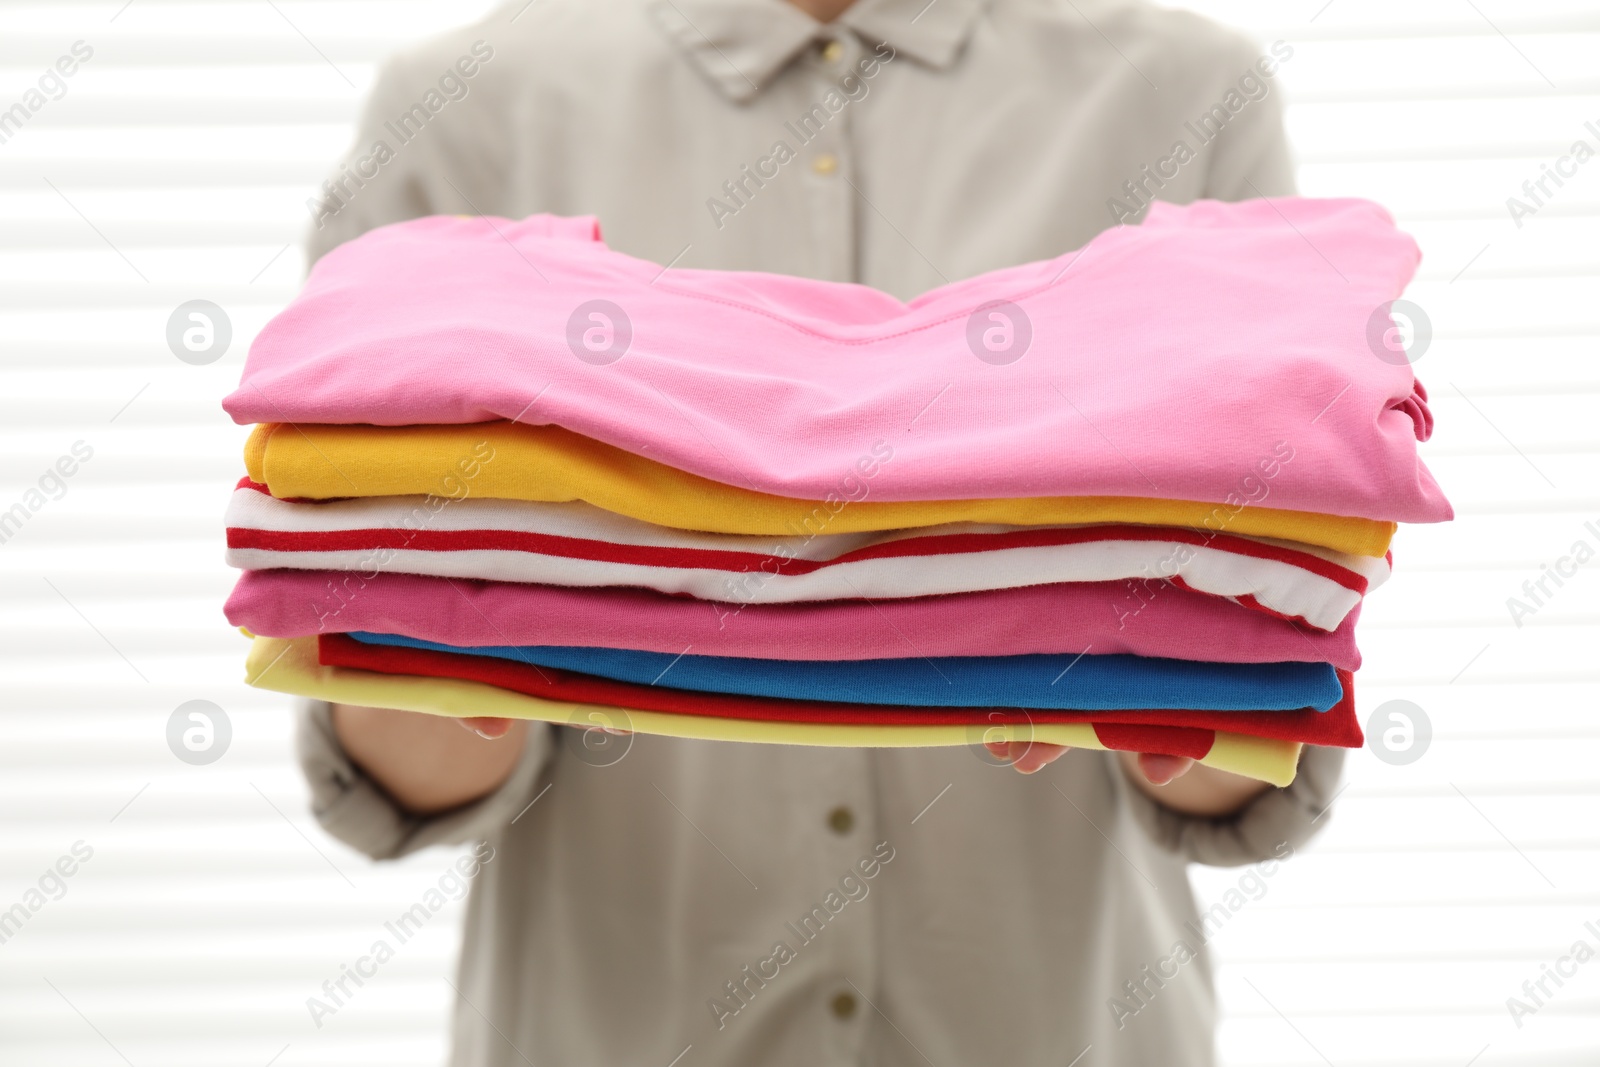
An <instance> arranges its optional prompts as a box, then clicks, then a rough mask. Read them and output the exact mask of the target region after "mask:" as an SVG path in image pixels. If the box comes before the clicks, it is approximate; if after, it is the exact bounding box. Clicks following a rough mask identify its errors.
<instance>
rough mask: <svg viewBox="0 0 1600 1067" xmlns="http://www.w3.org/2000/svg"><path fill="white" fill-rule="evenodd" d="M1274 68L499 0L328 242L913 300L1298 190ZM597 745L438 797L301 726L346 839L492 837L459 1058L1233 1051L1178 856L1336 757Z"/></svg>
mask: <svg viewBox="0 0 1600 1067" xmlns="http://www.w3.org/2000/svg"><path fill="white" fill-rule="evenodd" d="M1284 62H1292V53H1289V50H1288V49H1285V48H1283V47H1282V46H1278V47H1276V48H1275V49H1273V50H1270V51H1268V52H1266V53H1265V54H1264V56H1263V53H1262V52H1260V51H1259V50H1258V49H1257V48H1256V47H1255V46H1253V45H1250V44H1248V43H1246V42H1244V41H1242V40H1240V39H1238V38H1237V37H1235V36H1233V35H1232V34H1230V33H1227V32H1225V31H1222V30H1220V29H1218V28H1217V27H1215V26H1213V25H1211V24H1209V23H1207V22H1205V21H1203V20H1201V19H1199V18H1196V17H1194V16H1191V15H1187V14H1182V13H1176V12H1171V11H1165V10H1159V9H1154V8H1151V7H1148V6H1146V5H1144V4H1142V3H1122V2H1117V3H1106V2H1100V0H859V2H858V3H857V4H856V5H855V6H854V7H852V8H850V9H849V10H848V11H847V12H846V13H845V14H844V15H843V16H842V17H841V18H840V20H839V21H838V23H837V24H833V25H827V26H824V25H819V24H817V23H815V22H814V21H813V20H811V19H810V18H809V17H807V16H806V15H804V14H802V13H801V12H800V11H799V10H797V9H795V8H793V7H791V6H789V5H788V4H786V3H784V2H782V0H604V2H596V0H533V2H532V3H527V0H513V2H512V3H511V4H510V5H509V6H508V7H506V8H503V9H502V10H500V11H498V12H497V13H495V14H494V15H492V16H491V17H489V18H488V19H487V20H485V21H484V22H482V23H480V24H478V25H475V26H472V27H469V28H467V29H465V30H462V31H459V32H455V33H452V34H450V35H448V36H447V37H444V38H442V39H439V40H435V41H432V42H429V43H427V44H425V45H423V46H421V47H419V48H417V49H415V50H414V51H412V52H410V53H408V54H407V55H405V56H403V57H401V58H399V59H398V60H396V61H395V62H393V63H391V64H390V65H389V66H388V67H387V68H386V69H385V70H384V72H383V74H382V76H381V77H380V79H379V83H378V86H377V88H376V90H375V91H374V93H373V96H372V99H371V102H370V105H369V108H368V111H367V115H366V118H365V120H364V122H363V128H362V132H361V134H360V136H359V137H358V140H357V143H356V145H355V146H354V148H353V149H352V152H351V154H350V156H349V158H348V159H347V160H346V161H345V163H344V164H343V165H342V166H341V167H340V168H339V169H338V170H337V171H336V172H335V173H334V175H333V176H332V177H331V178H330V181H329V183H328V185H327V187H326V188H325V190H324V196H323V198H322V199H321V201H320V202H312V203H310V204H308V209H309V210H310V211H311V213H312V215H313V216H314V218H315V220H316V221H315V222H314V224H313V234H312V239H311V252H312V254H313V256H315V255H318V254H320V253H321V252H323V251H326V250H327V249H328V248H330V247H332V246H333V245H335V244H337V243H338V242H340V241H343V240H346V239H349V238H350V237H353V236H355V235H356V234H358V233H360V232H362V231H364V230H367V229H369V228H371V227H373V226H377V225H381V224H384V223H388V222H393V221H397V220H400V219H404V218H408V217H412V216H417V215H424V214H432V213H481V214H495V215H504V216H508V217H519V216H522V215H525V214H528V213H531V212H541V211H546V212H556V213H562V214H594V215H597V216H599V218H600V221H601V226H602V231H603V234H604V237H605V239H606V241H607V242H608V243H609V244H610V245H611V247H613V248H616V249H619V250H621V251H624V252H627V253H629V254H632V255H636V256H640V257H645V258H648V259H652V260H655V261H657V262H659V263H661V264H663V266H664V267H666V268H667V269H671V267H673V266H694V267H716V268H738V269H759V270H766V271H776V272H783V273H790V274H797V275H805V276H809V277H815V278H829V279H835V280H840V281H856V282H862V283H865V284H868V285H873V286H877V287H879V288H881V289H885V290H887V291H889V292H891V293H893V294H895V295H897V296H899V297H902V298H908V297H911V296H913V295H915V294H916V293H918V292H921V291H924V290H926V289H928V288H930V287H932V286H935V285H938V284H940V283H942V282H944V281H947V280H952V281H953V280H956V279H959V278H964V277H967V276H970V275H973V274H976V273H979V272H981V271H986V270H990V269H993V268H997V267H1004V266H1007V265H1010V264H1015V263H1020V262H1024V261H1027V260H1033V259H1040V258H1044V257H1049V256H1055V255H1058V254H1060V253H1062V252H1063V251H1066V250H1069V249H1071V248H1074V247H1077V246H1079V245H1081V244H1083V243H1084V242H1085V241H1086V240H1087V239H1088V238H1090V237H1091V236H1092V235H1094V234H1095V233H1096V232H1098V231H1100V230H1102V229H1104V228H1105V227H1107V226H1109V225H1112V224H1114V223H1115V222H1118V221H1124V220H1126V219H1128V218H1130V217H1133V216H1136V215H1137V213H1138V212H1139V211H1140V209H1141V208H1142V207H1143V205H1144V204H1145V203H1147V202H1148V200H1149V199H1150V198H1151V197H1152V196H1154V197H1159V198H1163V199H1169V200H1176V201H1187V200H1191V199H1194V198H1196V197H1202V196H1209V197H1218V198H1224V199H1237V198H1242V197H1246V196H1252V195H1257V194H1275V193H1283V192H1287V191H1290V190H1291V188H1292V171H1291V168H1290V165H1289V162H1288V155H1287V151H1286V147H1285V143H1284V136H1283V130H1282V122H1281V114H1280V110H1279V94H1278V88H1277V85H1276V83H1275V82H1274V80H1273V76H1274V74H1275V73H1276V71H1277V68H1278V65H1279V64H1281V63H1284ZM1159 296H1160V294H1157V293H1152V294H1151V298H1152V300H1156V299H1159ZM1107 355H1108V357H1110V358H1115V353H1107ZM597 736H598V737H603V736H604V735H585V734H583V733H581V732H579V731H577V730H572V729H567V728H551V727H543V728H540V729H539V730H537V731H535V732H534V733H533V734H532V735H531V737H530V742H529V744H528V746H527V749H526V754H525V756H524V758H523V759H522V761H521V763H520V765H519V766H518V768H517V770H516V771H515V773H514V774H513V775H512V777H511V778H510V780H509V781H508V782H507V783H506V784H505V785H504V786H503V787H502V788H501V789H499V790H498V791H497V792H496V793H494V794H493V795H491V796H489V797H488V798H486V799H485V800H483V801H481V802H480V803H477V804H474V805H472V806H470V807H469V808H466V809H464V810H461V811H457V812H453V813H450V814H448V815H445V816H443V817H438V818H431V819H415V818H411V817H408V816H407V815H405V814H404V813H403V812H401V811H400V810H399V809H397V808H396V807H395V806H394V804H393V803H391V802H390V800H389V799H388V798H387V797H385V796H384V795H383V793H382V792H381V791H380V790H379V789H378V788H377V787H376V786H375V785H374V784H373V783H372V782H371V781H369V780H368V779H367V778H365V777H364V776H363V775H362V774H361V772H360V771H359V769H357V768H356V767H354V766H353V765H352V764H351V763H350V761H349V760H348V759H347V758H346V756H345V755H344V754H343V753H342V752H341V751H340V749H339V746H338V744H337V742H336V740H335V739H334V737H333V735H332V731H331V728H330V725H329V720H328V714H327V708H326V706H313V707H311V708H309V709H308V710H307V712H306V715H305V718H304V720H303V722H302V729H301V755H302V761H303V764H304V768H305V772H306V775H307V778H308V780H309V781H310V784H311V788H312V794H313V804H314V807H315V810H316V813H317V816H318V818H319V819H320V820H321V821H322V824H323V825H324V826H325V827H326V828H327V830H328V831H329V832H330V833H332V834H334V835H335V836H337V837H339V838H341V839H342V840H345V841H347V842H349V843H351V844H352V845H354V846H356V847H357V848H360V849H362V850H364V851H365V852H367V853H369V854H370V855H373V856H378V857H386V856H396V855H400V854H403V853H406V852H410V851H412V850H415V849H418V848H422V847H425V846H428V845H432V844H438V843H448V842H462V841H469V840H484V841H487V842H488V845H489V847H491V848H492V850H493V859H492V860H490V861H489V862H487V863H485V864H483V865H482V867H481V870H480V871H479V872H478V873H477V874H476V876H475V878H474V882H473V886H472V891H471V902H470V906H469V909H468V914H467V919H466V932H465V944H464V947H463V950H462V958H461V963H460V973H459V976H458V979H457V982H456V985H457V986H458V988H459V990H460V998H459V1001H458V1003H457V1006H456V1011H455V1017H454V1030H455V1034H454V1054H453V1059H452V1062H453V1063H454V1064H457V1065H460V1067H467V1065H471V1067H490V1065H494V1067H506V1065H518V1064H536V1065H538V1067H556V1065H563V1064H570V1065H582V1067H593V1065H617V1067H620V1065H624V1064H628V1065H639V1067H649V1065H657V1067H667V1065H669V1064H677V1065H679V1067H724V1065H726V1067H749V1065H753V1064H762V1065H767V1064H770V1065H780V1067H802V1065H803V1067H826V1065H830V1064H837V1065H844V1064H874V1065H879V1067H913V1065H932V1067H971V1065H977V1064H1005V1065H1007V1067H1034V1065H1039V1067H1043V1065H1046V1064H1049V1065H1054V1067H1065V1065H1067V1064H1074V1065H1076V1067H1113V1065H1117V1067H1120V1065H1127V1067H1135V1065H1137V1067H1150V1065H1160V1067H1182V1065H1190V1064H1194V1065H1203V1064H1208V1063H1210V1062H1211V1061H1212V1032H1213V1025H1214V1019H1213V1017H1214V1012H1215V1006H1214V996H1213V988H1212V980H1211V976H1210V973H1209V954H1208V953H1207V952H1206V951H1205V941H1206V938H1207V936H1209V933H1210V932H1211V931H1214V929H1215V924H1214V923H1212V922H1201V921H1200V920H1199V916H1198V914H1197V909H1196V905H1195V901H1194V899H1193V896H1192V894H1191V892H1190V889H1189V886H1188V883H1187V879H1186V877H1185V872H1184V867H1185V864H1186V863H1188V862H1200V863H1212V864H1244V863H1253V862H1259V861H1269V862H1276V859H1277V858H1278V857H1282V856H1284V855H1288V854H1289V853H1291V852H1292V850H1293V849H1294V848H1295V847H1297V846H1299V845H1300V844H1301V843H1302V842H1303V841H1304V840H1305V839H1306V838H1308V837H1309V836H1310V834H1311V833H1312V831H1313V828H1314V826H1313V821H1314V819H1316V816H1317V815H1318V813H1320V812H1321V811H1322V810H1323V809H1324V808H1325V806H1326V805H1327V804H1328V803H1329V802H1330V801H1331V798H1332V794H1333V792H1334V789H1335V786H1336V780H1337V777H1338V773H1339V768H1340V762H1341V754H1340V753H1338V752H1334V751H1327V750H1316V751H1311V752H1308V753H1307V755H1306V757H1305V759H1304V760H1303V761H1302V768H1301V774H1300V778H1299V780H1298V781H1297V782H1296V783H1295V784H1294V786H1292V787H1291V788H1289V789H1287V790H1280V791H1275V792H1273V793H1270V794H1268V795H1266V796H1264V797H1263V798H1262V799H1260V800H1259V801H1257V802H1256V803H1254V804H1253V805H1252V806H1251V807H1249V808H1248V809H1247V810H1246V811H1245V812H1243V813H1242V814H1241V815H1239V816H1238V817H1236V818H1233V819H1229V820H1224V821H1221V822H1213V821H1208V820H1198V819H1191V818H1186V817H1183V816H1179V815H1176V814H1173V813H1171V812H1168V811H1166V810H1165V809H1162V808H1160V807H1158V806H1157V805H1155V804H1153V803H1151V802H1150V801H1148V800H1147V799H1145V798H1144V797H1143V796H1142V795H1141V794H1139V793H1138V792H1136V791H1135V790H1133V789H1132V788H1131V787H1130V786H1129V785H1128V783H1127V782H1126V781H1125V780H1124V779H1123V778H1122V775H1121V772H1120V770H1119V768H1118V767H1117V766H1116V764H1115V763H1114V761H1113V760H1112V759H1111V758H1109V757H1108V756H1106V755H1104V754H1100V753H1091V752H1073V753H1070V754H1069V755H1067V756H1066V757H1065V758H1063V759H1062V760H1060V761H1059V762H1057V763H1056V764H1054V765H1053V766H1051V767H1049V768H1048V769H1046V770H1045V771H1043V772H1041V773H1039V774H1036V775H1034V776H1031V777H1024V776H1022V775H1019V774H1017V773H1015V772H1013V771H1011V770H1009V769H1006V768H1002V767H998V766H995V765H994V764H993V762H992V761H991V760H990V759H989V758H988V757H987V756H986V755H985V754H984V753H983V751H982V749H981V748H973V749H924V750H836V749H811V748H790V747H777V746H766V745H735V744H715V743H707V742H690V741H677V740H668V739H662V738H655V737H646V736H633V737H631V738H610V739H608V740H607V741H606V743H605V744H601V745H596V744H595V743H594V742H595V741H596V739H597ZM586 742H587V743H586ZM1325 821H1326V820H1320V821H1319V822H1318V824H1319V825H1320V823H1321V822H1325ZM1191 954H1195V955H1197V957H1198V958H1191Z"/></svg>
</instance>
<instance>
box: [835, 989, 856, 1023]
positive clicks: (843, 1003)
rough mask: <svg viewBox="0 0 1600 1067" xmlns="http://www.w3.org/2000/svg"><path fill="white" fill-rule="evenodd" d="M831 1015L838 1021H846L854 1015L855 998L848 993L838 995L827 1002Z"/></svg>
mask: <svg viewBox="0 0 1600 1067" xmlns="http://www.w3.org/2000/svg"><path fill="white" fill-rule="evenodd" d="M828 1006H829V1007H830V1008H832V1009H833V1014H834V1015H835V1016H837V1017H838V1018H840V1019H848V1018H850V1016H852V1015H854V1014H855V1013H856V998H855V997H854V996H852V995H851V994H849V993H840V994H838V995H837V996H835V997H834V998H833V1000H832V1001H830V1002H829V1004H828Z"/></svg>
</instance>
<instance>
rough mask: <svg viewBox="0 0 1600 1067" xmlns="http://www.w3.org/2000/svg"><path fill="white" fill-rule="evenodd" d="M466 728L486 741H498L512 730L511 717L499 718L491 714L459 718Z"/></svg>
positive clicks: (462, 725)
mask: <svg viewBox="0 0 1600 1067" xmlns="http://www.w3.org/2000/svg"><path fill="white" fill-rule="evenodd" d="M456 722H458V723H460V724H461V728H462V729H464V730H471V731H472V732H473V733H475V734H477V735H478V736H479V737H481V738H483V739H484V740H485V741H497V740H499V739H500V738H502V737H504V736H505V735H506V734H508V733H510V732H511V720H510V719H498V718H492V717H490V716H484V715H477V716H470V717H468V718H465V719H457V720H456Z"/></svg>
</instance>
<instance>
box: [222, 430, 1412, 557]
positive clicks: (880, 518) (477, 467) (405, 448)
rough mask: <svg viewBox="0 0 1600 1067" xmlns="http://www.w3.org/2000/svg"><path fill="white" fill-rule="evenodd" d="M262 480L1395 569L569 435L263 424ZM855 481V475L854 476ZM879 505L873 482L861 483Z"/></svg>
mask: <svg viewBox="0 0 1600 1067" xmlns="http://www.w3.org/2000/svg"><path fill="white" fill-rule="evenodd" d="M245 467H246V469H247V470H248V471H249V473H250V477H251V479H253V480H254V481H256V482H260V483H262V484H264V485H266V486H267V488H268V490H269V491H270V492H271V493H272V495H273V496H275V497H308V498H311V499H318V500H322V499H328V498H331V497H352V496H410V495H421V494H425V493H431V494H433V495H435V496H439V497H450V498H457V499H459V498H461V497H463V496H475V497H490V498H496V499H504V500H538V501H547V502H566V501H572V500H582V501H587V502H588V503H590V504H593V505H595V506H596V507H599V508H603V509H605V510H606V511H610V512H614V513H615V514H618V515H627V516H630V517H632V518H635V519H642V520H644V521H645V522H652V523H655V524H656V525H658V526H671V527H674V528H676V529H680V530H704V531H708V532H712V533H731V534H759V535H763V536H768V537H795V536H800V537H804V536H808V535H814V534H821V533H863V532H867V531H873V530H899V529H906V528H911V527H921V526H938V525H941V524H943V523H949V522H976V523H1003V524H1007V525H1013V526H1047V525H1056V524H1064V523H1101V522H1129V523H1140V524H1143V525H1148V526H1184V527H1190V528H1193V529H1204V530H1213V531H1216V532H1219V533H1232V534H1243V535H1247V536H1251V537H1275V538H1279V539H1282V540H1285V541H1300V542H1303V543H1305V544H1310V545H1320V546H1322V547H1324V548H1331V549H1335V550H1337V551H1340V552H1349V553H1352V554H1354V555H1363V556H1382V555H1383V554H1384V553H1385V552H1387V551H1388V549H1389V541H1390V539H1391V538H1392V537H1393V536H1394V530H1395V524H1394V523H1392V522H1379V521H1377V520H1373V519H1360V518H1350V517H1346V516H1339V515H1321V514H1317V513H1315V512H1309V511H1284V510H1281V509H1279V508H1261V507H1251V506H1244V507H1239V508H1237V509H1235V508H1233V507H1231V506H1229V505H1226V504H1205V503H1198V502H1195V501H1188V500H1158V499H1153V498H1146V497H1119V496H1071V497H1025V498H1020V499H1002V500H872V499H862V500H854V501H852V500H846V499H844V498H843V497H839V498H830V499H829V500H825V501H807V500H795V499H792V498H790V497H781V496H772V495H770V494H767V493H758V492H755V491H754V490H750V489H741V488H739V487H737V486H732V485H724V484H723V483H721V482H714V481H711V480H709V479H707V478H702V477H700V476H698V475H694V474H689V473H687V472H686V471H681V470H678V469H676V468H673V467H668V466H666V465H665V464H662V463H658V462H656V461H654V460H651V459H647V458H645V457H643V456H637V455H634V454H632V453H630V452H625V451H623V450H622V449H620V448H615V447H613V446H611V445H607V444H603V443H601V442H599V441H596V440H594V439H593V438H589V437H583V436H581V435H579V434H575V433H572V432H571V431H569V430H565V429H562V428H560V427H557V426H527V425H524V424H522V423H515V422H484V423H469V424H465V425H460V426H334V425H317V424H305V423H301V424H292V423H263V424H261V425H259V426H257V427H256V428H255V431H254V432H253V433H252V434H251V435H250V440H249V442H248V443H247V444H246V445H245ZM843 473H844V472H841V476H842V474H843ZM855 484H858V485H862V486H864V487H865V488H866V489H867V491H868V493H869V494H870V487H871V483H870V481H868V480H865V479H863V480H859V481H858V482H856V483H855Z"/></svg>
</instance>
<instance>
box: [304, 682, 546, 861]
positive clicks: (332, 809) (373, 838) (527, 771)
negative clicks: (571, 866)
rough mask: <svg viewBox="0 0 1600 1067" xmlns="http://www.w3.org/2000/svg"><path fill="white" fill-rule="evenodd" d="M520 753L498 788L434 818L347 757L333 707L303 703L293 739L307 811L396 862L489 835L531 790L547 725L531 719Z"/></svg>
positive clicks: (346, 838) (541, 763) (362, 848)
mask: <svg viewBox="0 0 1600 1067" xmlns="http://www.w3.org/2000/svg"><path fill="white" fill-rule="evenodd" d="M531 725H533V726H534V727H535V729H531V730H529V731H528V735H527V740H526V741H525V743H524V747H523V751H522V758H521V760H519V761H518V763H517V766H516V767H515V769H513V770H512V772H511V775H510V777H508V778H507V779H506V780H505V782H504V783H502V784H501V786H500V788H498V789H496V790H495V791H494V792H493V793H490V794H489V795H488V796H486V797H484V798H482V799H481V800H477V801H474V802H473V803H471V804H467V805H464V806H463V807H460V808H456V809H454V810H452V811H447V812H442V813H440V814H438V815H411V814H409V813H407V812H406V811H404V810H402V809H401V808H400V807H399V805H397V804H395V802H394V801H393V800H391V799H390V798H389V796H388V794H386V793H385V792H384V791H383V789H382V788H381V787H380V786H379V785H378V784H377V783H376V782H374V781H373V780H372V779H371V778H369V777H367V776H366V774H364V773H363V772H362V771H361V768H359V767H357V766H356V765H355V764H354V763H353V762H351V760H350V757H349V756H348V755H346V754H345V751H344V748H343V747H342V746H341V745H340V744H339V739H338V737H337V735H335V734H334V732H333V718H332V708H331V706H330V705H329V704H328V703H327V702H326V701H323V700H307V701H302V702H301V705H300V709H299V717H298V723H297V729H296V737H295V749H296V754H297V755H298V757H299V760H300V770H301V773H303V774H304V775H305V778H306V782H307V784H308V785H310V787H311V812H312V814H313V815H315V816H316V819H317V822H318V823H320V824H321V826H322V828H323V829H324V830H326V831H327V832H328V833H329V834H331V835H332V836H333V837H336V838H338V839H339V840H340V841H343V842H344V843H345V844H347V845H349V846H350V847H351V848H354V849H356V850H357V851H359V852H362V853H365V854H366V855H368V856H371V857H372V858H373V859H395V858H397V857H400V856H404V855H407V854H408V853H411V852H416V851H417V850H419V849H423V848H427V847H428V846H430V845H453V844H459V843H461V842H464V841H476V840H481V839H483V838H486V837H489V836H491V835H493V834H494V833H495V832H496V831H498V830H499V829H500V828H501V827H502V826H504V825H505V824H506V823H508V822H510V821H511V820H512V819H514V818H516V817H517V815H519V814H520V813H521V812H522V811H523V809H525V808H526V807H527V806H528V804H529V803H530V802H531V801H532V800H533V798H534V796H535V795H536V793H535V789H536V787H537V786H538V783H539V780H540V779H541V778H542V777H543V775H544V769H545V764H546V762H547V760H548V758H549V755H550V727H549V726H548V725H546V724H543V723H534V724H531Z"/></svg>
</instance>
